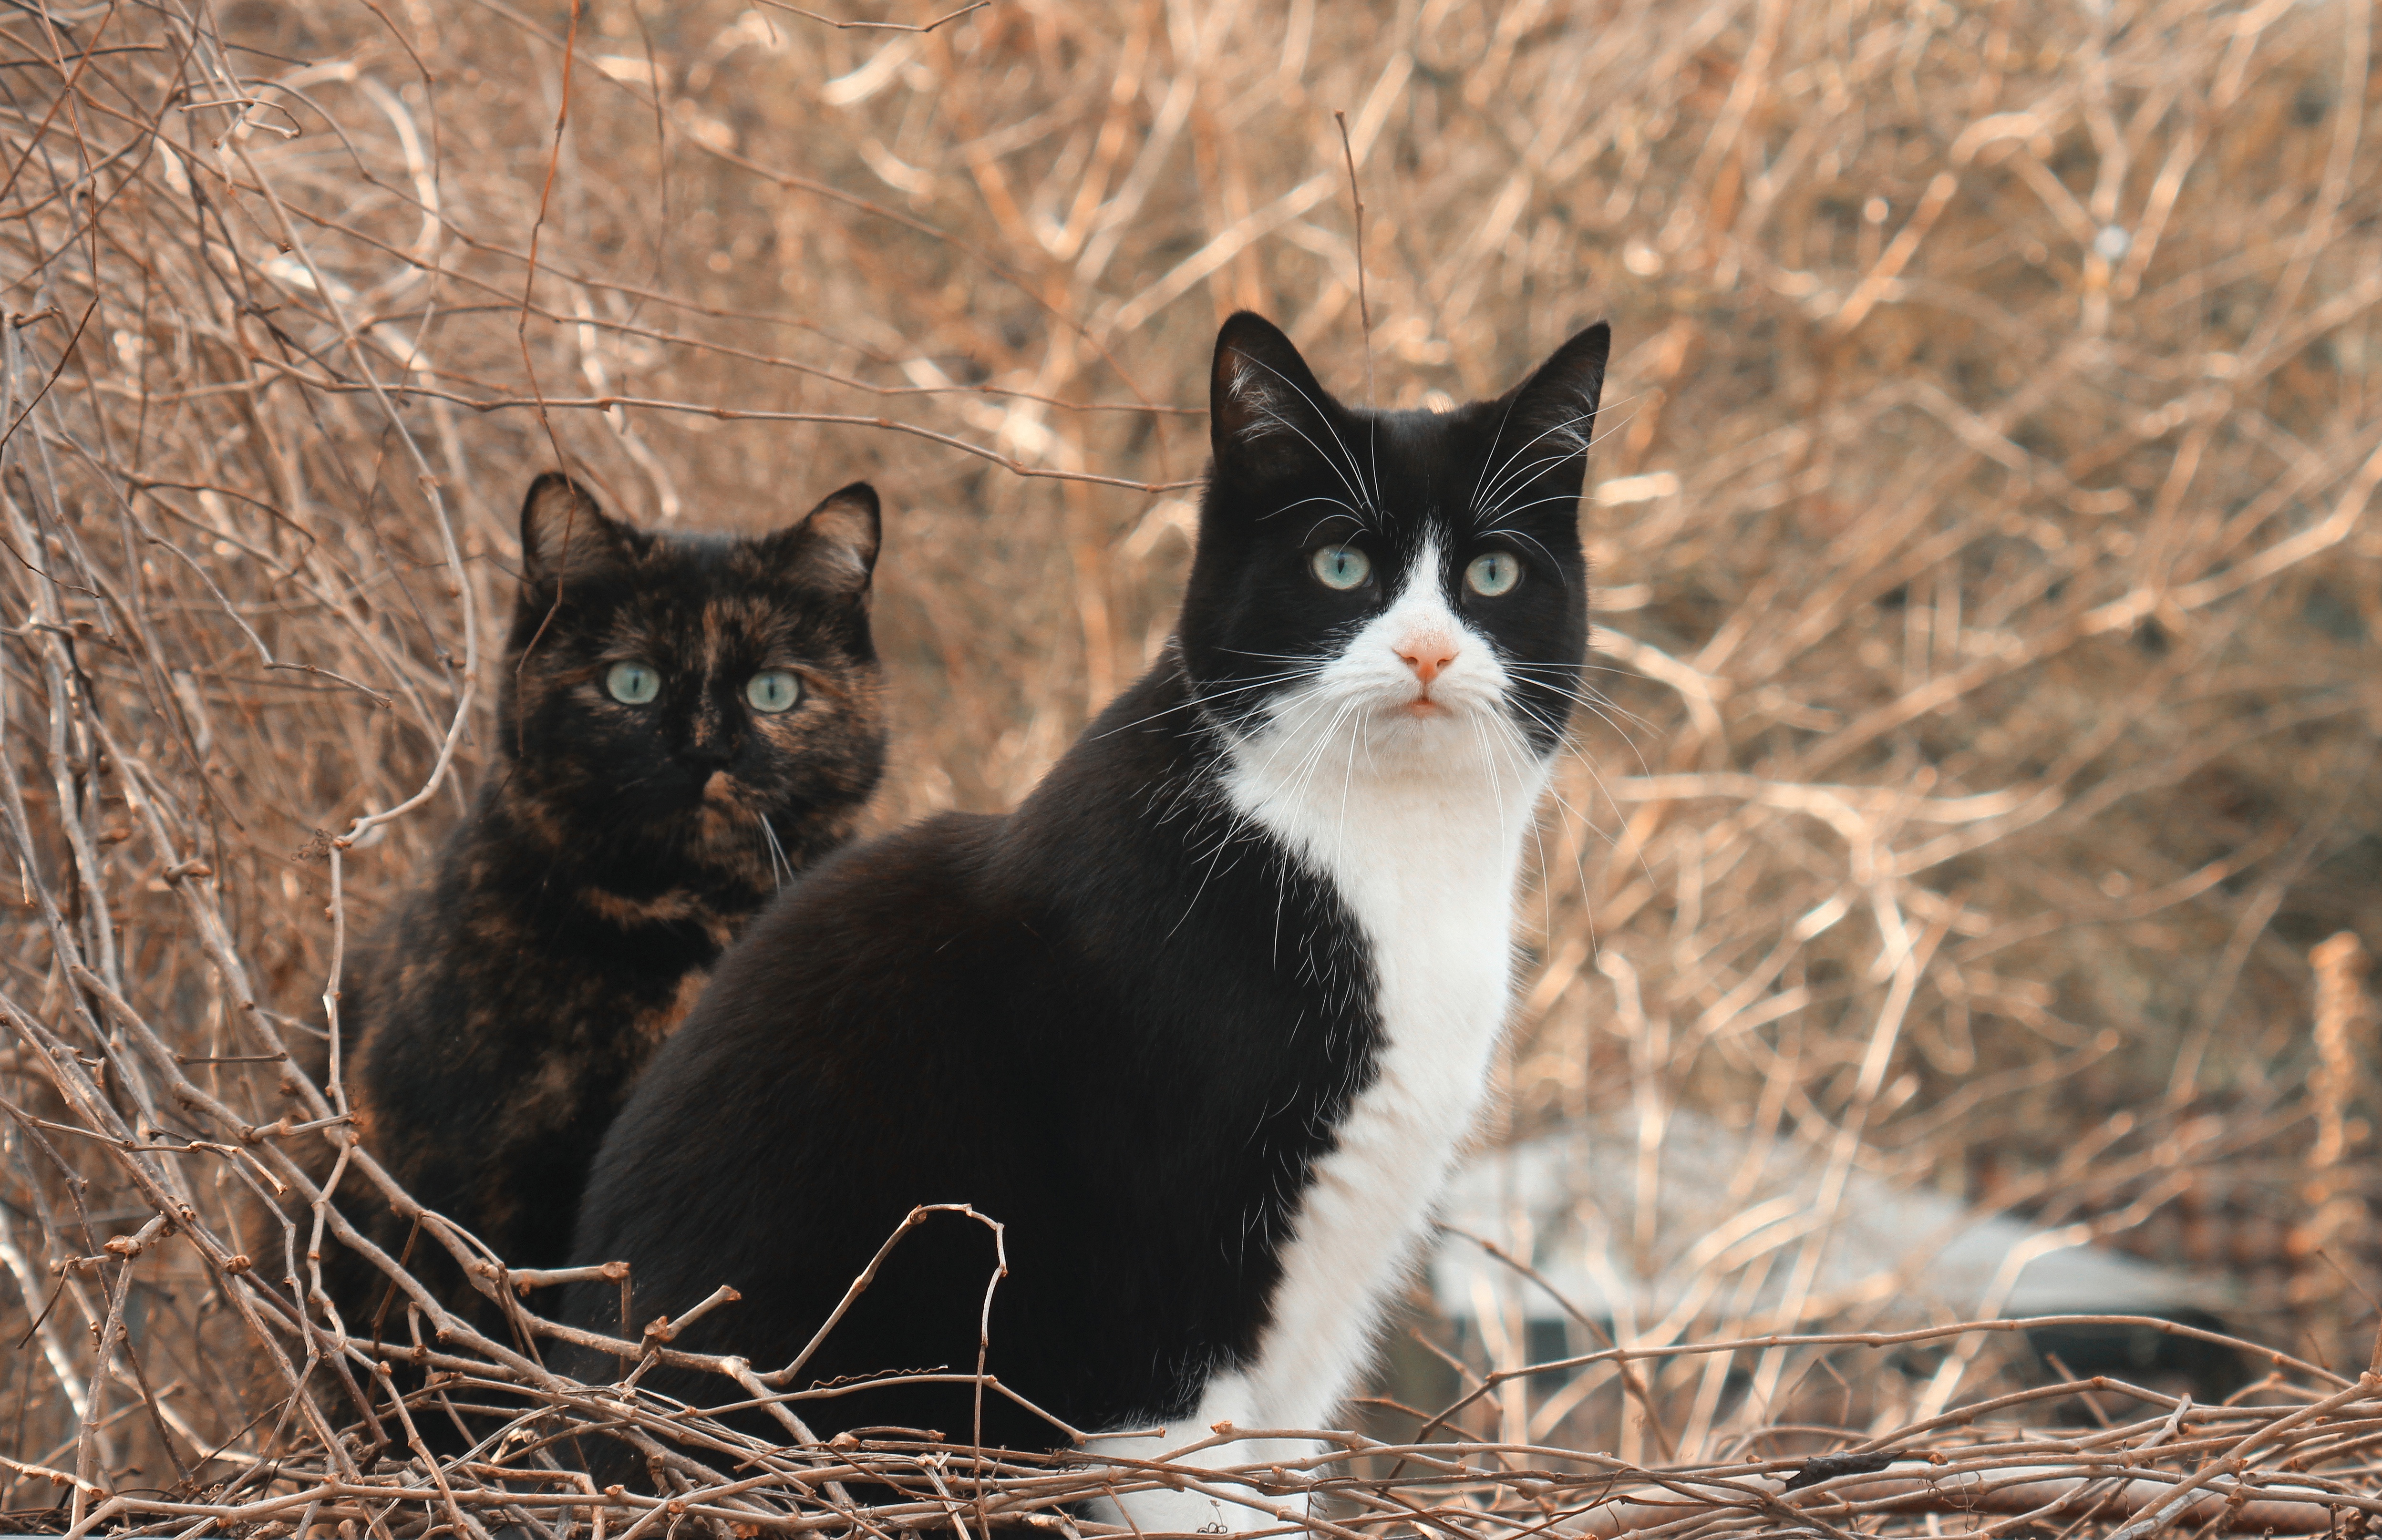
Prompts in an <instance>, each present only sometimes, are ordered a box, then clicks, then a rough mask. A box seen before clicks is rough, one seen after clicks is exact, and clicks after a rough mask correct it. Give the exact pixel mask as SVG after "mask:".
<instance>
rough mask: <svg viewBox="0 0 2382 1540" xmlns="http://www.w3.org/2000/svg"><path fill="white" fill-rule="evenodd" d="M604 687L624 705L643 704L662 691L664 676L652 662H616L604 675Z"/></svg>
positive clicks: (613, 697)
mask: <svg viewBox="0 0 2382 1540" xmlns="http://www.w3.org/2000/svg"><path fill="white" fill-rule="evenodd" d="M604 688H605V689H607V690H608V691H611V692H612V699H614V700H616V701H618V702H620V703H621V704H622V705H624V706H641V705H644V704H645V703H646V702H647V701H650V700H652V699H653V698H654V697H655V696H657V695H658V694H660V693H661V692H662V677H661V675H660V674H659V673H657V671H656V670H655V668H654V666H653V665H652V664H650V663H636V662H630V663H616V664H614V665H613V666H612V670H611V672H610V673H608V674H606V675H605V676H604Z"/></svg>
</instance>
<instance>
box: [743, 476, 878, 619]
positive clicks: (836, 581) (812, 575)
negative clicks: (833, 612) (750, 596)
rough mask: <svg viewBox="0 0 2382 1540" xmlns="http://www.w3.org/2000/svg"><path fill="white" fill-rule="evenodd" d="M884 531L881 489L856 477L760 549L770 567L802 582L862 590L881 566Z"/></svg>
mask: <svg viewBox="0 0 2382 1540" xmlns="http://www.w3.org/2000/svg"><path fill="white" fill-rule="evenodd" d="M884 530H885V526H884V520H883V519H882V517H881V516H880V514H879V513H878V506H877V489H876V488H875V487H873V486H870V485H869V484H868V483H866V482H854V483H852V484H851V485H850V486H847V487H845V488H843V489H842V490H841V491H839V492H830V493H829V494H828V495H826V496H825V497H823V498H821V499H820V500H819V506H818V507H815V508H813V509H811V511H810V512H808V513H806V514H804V515H803V517H802V519H801V520H800V521H799V522H797V523H793V524H790V525H788V526H787V527H786V528H784V529H782V530H780V531H779V532H777V533H776V534H773V535H771V536H769V537H768V538H767V540H764V541H763V542H762V543H761V550H762V554H763V556H766V557H767V560H768V562H769V565H770V566H772V567H774V568H778V569H779V570H780V571H784V572H789V573H792V575H794V576H796V577H798V578H800V579H801V580H802V581H804V582H807V583H810V584H812V585H814V586H816V587H819V588H826V589H832V590H835V591H838V592H841V593H866V592H867V589H868V581H869V577H870V574H872V573H874V572H875V571H876V570H877V547H878V544H879V543H880V542H881V541H882V540H883V539H884Z"/></svg>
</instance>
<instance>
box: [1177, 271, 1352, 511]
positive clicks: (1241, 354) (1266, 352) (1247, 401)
mask: <svg viewBox="0 0 2382 1540" xmlns="http://www.w3.org/2000/svg"><path fill="white" fill-rule="evenodd" d="M1331 401H1332V397H1331V395H1330V394H1329V393H1328V392H1326V391H1325V390H1324V388H1323V386H1322V385H1320V384H1318V383H1317V381H1316V378H1315V372H1314V371H1313V370H1311V369H1309V368H1308V367H1307V361H1306V360H1305V359H1303V358H1301V357H1299V354H1298V348H1296V347H1295V345H1293V343H1292V342H1291V340H1290V338H1289V337H1287V336H1283V332H1282V328H1281V327H1279V326H1277V325H1275V324H1273V323H1272V322H1271V321H1268V320H1267V319H1266V318H1265V317H1263V316H1261V315H1259V314H1257V313H1255V312H1250V311H1242V312H1240V313H1238V314H1236V315H1234V317H1233V318H1232V319H1230V320H1229V321H1226V322H1225V323H1224V328H1223V330H1222V331H1221V332H1219V333H1217V335H1216V361H1215V364H1214V366H1213V368H1212V369H1211V370H1210V371H1209V377H1208V440H1209V447H1210V448H1211V449H1212V450H1213V451H1214V453H1215V457H1216V467H1217V469H1218V470H1219V471H1223V472H1226V473H1230V472H1232V471H1250V472H1256V473H1259V474H1264V473H1267V472H1270V471H1283V470H1288V469H1290V468H1291V467H1293V466H1295V465H1299V464H1303V463H1311V462H1312V461H1314V460H1315V459H1317V458H1320V457H1321V456H1322V454H1323V446H1324V445H1327V444H1332V443H1335V442H1337V440H1338V434H1337V433H1336V431H1335V430H1334V429H1333V428H1332V425H1331V422H1330V421H1329V419H1328V417H1327V416H1326V413H1327V411H1328V410H1329V405H1330V403H1331Z"/></svg>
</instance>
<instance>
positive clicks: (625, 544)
mask: <svg viewBox="0 0 2382 1540" xmlns="http://www.w3.org/2000/svg"><path fill="white" fill-rule="evenodd" d="M650 539H651V537H650V536H648V535H646V534H645V532H644V531H642V530H637V529H632V528H631V527H630V526H629V525H626V524H623V523H620V521H618V520H617V519H608V518H607V517H605V513H604V510H603V509H602V508H600V507H596V505H595V498H594V497H592V496H590V495H588V493H587V489H586V488H585V487H583V486H581V485H580V484H579V483H577V482H574V481H572V480H571V478H570V477H568V476H566V475H564V474H563V473H562V472H560V471H546V473H545V474H543V475H541V476H539V477H538V479H537V480H535V481H534V482H532V483H529V495H528V496H527V497H526V498H524V499H522V516H521V541H522V582H523V583H525V584H527V585H529V586H531V587H536V586H538V585H540V584H544V583H549V582H553V581H556V580H557V579H560V580H561V581H563V582H564V584H565V585H566V586H567V585H568V584H569V582H570V581H571V579H573V578H583V577H585V576H586V575H587V574H589V573H591V572H598V571H602V570H603V569H605V568H610V567H620V566H625V565H626V564H628V563H629V562H631V561H632V560H634V559H635V558H636V556H638V554H639V553H640V552H642V551H644V550H645V546H646V545H647V544H648V543H649V542H650Z"/></svg>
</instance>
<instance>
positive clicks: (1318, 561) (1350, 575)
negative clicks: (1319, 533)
mask: <svg viewBox="0 0 2382 1540" xmlns="http://www.w3.org/2000/svg"><path fill="white" fill-rule="evenodd" d="M1313 566H1314V568H1315V579H1316V581H1318V582H1320V583H1321V584H1322V585H1323V586H1324V587H1326V588H1336V589H1343V590H1345V589H1351V588H1354V587H1356V586H1357V584H1358V583H1361V582H1363V581H1365V580H1366V579H1367V578H1369V577H1371V576H1372V575H1373V558H1372V557H1370V556H1367V555H1366V554H1365V553H1364V552H1362V551H1359V550H1358V549H1357V547H1355V546H1354V545H1326V546H1325V547H1323V549H1321V550H1320V551H1318V552H1316V553H1315V560H1314V563H1313Z"/></svg>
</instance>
